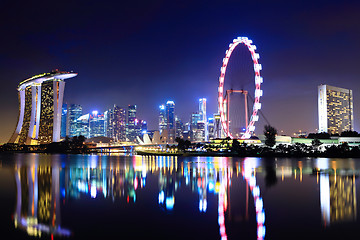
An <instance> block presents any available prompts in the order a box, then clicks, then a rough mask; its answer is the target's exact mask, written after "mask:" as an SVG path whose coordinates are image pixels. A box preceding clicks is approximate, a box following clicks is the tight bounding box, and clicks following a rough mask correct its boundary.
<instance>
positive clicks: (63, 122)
mask: <svg viewBox="0 0 360 240" xmlns="http://www.w3.org/2000/svg"><path fill="white" fill-rule="evenodd" d="M67 111H68V109H67V104H66V103H64V104H63V105H62V110H61V130H60V137H61V138H65V137H66V132H67V124H66V123H67Z"/></svg>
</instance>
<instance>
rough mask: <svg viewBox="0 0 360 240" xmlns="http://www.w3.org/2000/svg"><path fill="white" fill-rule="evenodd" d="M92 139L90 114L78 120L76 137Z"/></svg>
mask: <svg viewBox="0 0 360 240" xmlns="http://www.w3.org/2000/svg"><path fill="white" fill-rule="evenodd" d="M80 135H82V136H84V137H86V138H90V113H88V114H85V115H82V116H81V117H79V118H78V119H77V120H76V134H75V135H74V136H80Z"/></svg>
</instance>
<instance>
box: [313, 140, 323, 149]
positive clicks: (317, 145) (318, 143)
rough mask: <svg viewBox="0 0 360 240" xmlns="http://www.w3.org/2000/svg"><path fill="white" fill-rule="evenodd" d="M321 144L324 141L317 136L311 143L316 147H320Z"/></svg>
mask: <svg viewBox="0 0 360 240" xmlns="http://www.w3.org/2000/svg"><path fill="white" fill-rule="evenodd" d="M321 144H322V142H321V141H320V140H319V139H317V138H315V139H314V140H312V141H311V145H312V146H313V147H316V148H317V147H319V146H320V145H321Z"/></svg>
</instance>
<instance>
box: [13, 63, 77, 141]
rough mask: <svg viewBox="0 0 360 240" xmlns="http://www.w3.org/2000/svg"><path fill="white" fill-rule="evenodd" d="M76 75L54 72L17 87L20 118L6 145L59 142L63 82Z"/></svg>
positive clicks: (30, 79)
mask: <svg viewBox="0 0 360 240" xmlns="http://www.w3.org/2000/svg"><path fill="white" fill-rule="evenodd" d="M76 75H77V73H73V72H61V71H58V70H55V71H52V72H50V73H43V74H39V75H36V76H33V77H31V78H29V79H26V80H24V81H22V82H21V83H20V84H19V86H18V91H19V118H18V123H17V126H16V129H15V131H14V133H13V135H12V136H11V138H10V141H9V143H18V144H26V145H36V144H47V143H51V142H58V141H60V127H61V108H62V104H63V96H64V88H65V82H64V80H65V79H68V78H72V77H75V76H76Z"/></svg>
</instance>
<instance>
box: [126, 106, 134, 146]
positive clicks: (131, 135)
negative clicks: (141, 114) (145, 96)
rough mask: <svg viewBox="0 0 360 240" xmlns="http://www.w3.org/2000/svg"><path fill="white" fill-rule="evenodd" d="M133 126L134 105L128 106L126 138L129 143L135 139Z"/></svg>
mask: <svg viewBox="0 0 360 240" xmlns="http://www.w3.org/2000/svg"><path fill="white" fill-rule="evenodd" d="M135 125H136V105H129V106H128V120H127V134H126V137H127V139H128V140H129V141H131V142H132V141H134V140H135V139H136V129H135Z"/></svg>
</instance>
